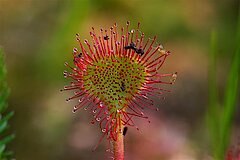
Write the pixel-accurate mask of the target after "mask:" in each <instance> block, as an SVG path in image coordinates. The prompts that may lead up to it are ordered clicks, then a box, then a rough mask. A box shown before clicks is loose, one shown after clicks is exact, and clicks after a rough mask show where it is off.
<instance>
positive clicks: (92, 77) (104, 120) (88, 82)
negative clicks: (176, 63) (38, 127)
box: [62, 22, 177, 144]
mask: <svg viewBox="0 0 240 160" xmlns="http://www.w3.org/2000/svg"><path fill="white" fill-rule="evenodd" d="M129 24H130V23H129V22H127V25H126V28H121V29H120V30H118V27H117V25H116V24H114V25H113V27H111V28H110V30H103V29H100V33H99V34H97V33H96V32H95V29H94V28H92V31H91V32H90V36H91V42H90V41H88V40H84V41H82V40H81V39H80V36H79V34H76V40H77V41H78V43H79V48H80V49H77V48H74V49H73V63H74V65H75V67H71V66H70V65H69V64H68V63H67V62H66V63H65V65H66V66H68V67H69V68H70V69H71V71H70V72H68V71H64V76H65V77H66V78H71V79H72V82H71V84H70V85H68V86H65V87H64V88H63V89H62V91H64V90H75V92H74V95H73V96H72V97H70V98H68V99H67V101H70V100H72V99H78V100H79V102H78V104H77V105H75V106H74V107H73V112H74V113H75V112H76V111H77V110H80V109H83V110H87V111H90V113H91V114H92V116H93V119H92V121H91V123H93V124H94V123H98V125H99V127H100V129H101V132H102V133H103V134H102V137H101V139H100V140H99V143H100V142H101V141H102V139H103V138H104V137H107V139H108V140H109V141H117V139H118V135H119V133H121V134H123V130H124V127H125V126H134V127H136V128H137V126H136V125H135V123H134V121H133V118H134V117H139V118H145V119H148V117H147V116H146V115H145V114H144V109H145V108H150V109H154V110H157V108H155V107H154V106H153V100H152V99H151V98H152V97H157V98H162V94H163V93H164V92H169V91H168V90H165V89H163V88H162V85H165V84H173V83H174V82H175V80H176V77H177V73H173V74H161V73H160V72H159V71H160V69H161V67H162V65H163V64H164V62H165V60H166V58H167V57H168V56H169V55H170V51H166V50H164V48H163V47H162V45H160V44H159V45H158V44H157V45H156V42H155V41H156V36H155V37H154V38H148V39H147V40H145V36H144V33H143V32H141V31H140V30H139V26H140V23H138V27H137V28H136V29H135V30H133V29H132V30H129ZM137 129H138V128H137ZM99 143H98V144H99Z"/></svg>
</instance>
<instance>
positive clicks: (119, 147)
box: [113, 125, 124, 160]
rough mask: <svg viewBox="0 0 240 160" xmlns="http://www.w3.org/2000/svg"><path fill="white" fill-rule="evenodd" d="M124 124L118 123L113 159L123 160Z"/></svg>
mask: <svg viewBox="0 0 240 160" xmlns="http://www.w3.org/2000/svg"><path fill="white" fill-rule="evenodd" d="M123 128H124V126H123V125H120V126H119V129H118V133H117V140H116V141H114V142H113V143H114V146H113V147H114V160H124V136H123V132H119V131H120V130H121V131H123Z"/></svg>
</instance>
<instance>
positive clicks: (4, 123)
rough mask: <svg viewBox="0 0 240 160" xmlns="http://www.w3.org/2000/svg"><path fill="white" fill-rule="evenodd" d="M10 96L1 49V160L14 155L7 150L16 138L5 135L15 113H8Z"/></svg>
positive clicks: (0, 50) (6, 159)
mask: <svg viewBox="0 0 240 160" xmlns="http://www.w3.org/2000/svg"><path fill="white" fill-rule="evenodd" d="M8 96H9V89H8V86H7V82H6V68H5V64H4V55H3V51H2V49H1V48H0V160H8V159H10V157H11V156H12V154H13V153H12V152H11V151H8V150H7V149H6V148H7V144H8V143H9V142H11V141H12V140H13V138H14V135H13V134H11V135H9V134H8V135H6V134H5V132H6V130H7V129H8V127H9V124H8V120H9V119H10V118H11V117H12V116H13V112H8V111H6V110H7V108H8V104H7V99H8Z"/></svg>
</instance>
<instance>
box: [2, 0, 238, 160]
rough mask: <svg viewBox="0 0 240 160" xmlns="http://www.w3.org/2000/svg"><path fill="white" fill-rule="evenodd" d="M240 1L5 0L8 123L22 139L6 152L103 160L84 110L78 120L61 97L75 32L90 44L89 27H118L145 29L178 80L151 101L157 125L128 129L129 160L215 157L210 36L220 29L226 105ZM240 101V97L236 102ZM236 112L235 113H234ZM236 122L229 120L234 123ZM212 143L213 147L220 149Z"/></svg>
mask: <svg viewBox="0 0 240 160" xmlns="http://www.w3.org/2000/svg"><path fill="white" fill-rule="evenodd" d="M238 7H239V1H238V0H168V1H167V0H147V1H145V0H69V1H67V0H0V47H1V48H2V49H3V50H4V52H5V59H6V65H7V69H8V77H7V79H8V84H9V87H10V89H11V94H10V97H9V110H13V111H14V112H15V115H14V117H13V118H12V119H11V121H10V125H11V128H10V130H11V132H14V133H15V134H16V138H15V139H14V141H13V142H11V144H10V146H9V148H10V149H11V150H13V151H14V152H15V157H16V159H17V160H96V159H106V152H105V148H106V147H105V143H102V144H101V145H100V146H99V148H98V149H97V151H95V152H92V151H91V149H92V148H93V146H94V145H95V144H96V143H97V142H98V139H99V138H100V136H101V133H100V130H99V129H98V127H97V126H94V125H91V124H90V115H89V114H87V113H86V112H84V111H79V112H77V113H76V114H73V113H72V112H71V111H72V106H73V105H74V102H71V103H66V102H65V99H66V98H67V97H69V96H70V95H71V93H70V92H64V93H60V92H59V89H61V88H62V87H63V86H64V85H66V84H68V83H69V80H66V79H64V78H63V74H62V72H63V70H65V69H66V68H65V66H64V65H63V64H64V62H65V61H68V62H69V63H70V64H72V57H71V56H72V54H71V52H72V48H73V47H74V46H77V43H76V41H75V34H76V33H79V34H80V35H81V37H82V38H83V39H85V38H87V39H89V38H90V36H89V31H90V29H91V27H92V26H94V27H95V29H96V30H98V29H100V28H101V27H103V28H106V29H109V28H110V26H112V25H113V23H114V22H117V23H118V26H124V25H125V24H126V21H127V20H130V21H131V28H135V27H136V26H137V22H138V21H140V22H141V31H143V32H145V35H146V37H153V36H154V35H157V40H158V42H159V43H162V44H163V45H164V47H165V48H166V49H168V50H170V51H171V52H172V55H171V56H170V57H169V58H168V60H167V61H166V63H165V66H164V67H163V71H162V72H165V73H173V72H175V71H177V72H178V73H179V77H178V79H177V82H176V84H175V85H173V86H170V87H168V88H170V89H171V90H172V92H171V93H170V94H166V95H165V97H166V99H165V100H164V101H163V100H157V99H156V100H155V102H156V103H155V105H156V106H159V110H160V111H159V112H152V111H147V112H148V114H149V115H150V116H149V117H151V118H150V120H151V121H152V122H151V123H150V124H148V123H147V122H146V121H144V120H139V121H138V126H139V128H140V129H141V131H140V132H139V131H137V130H136V129H134V128H129V131H128V133H127V136H126V159H127V160H128V159H129V160H130V159H131V160H145V159H150V160H159V159H162V160H164V159H166V160H195V159H196V160H198V159H204V160H207V159H211V158H212V156H213V152H212V149H211V148H212V147H211V146H212V145H218V144H213V142H212V141H211V136H210V135H209V132H208V126H207V125H206V122H205V121H206V113H207V107H208V95H209V94H208V90H209V89H208V79H209V78H208V74H209V66H210V65H209V58H210V36H211V31H212V29H215V30H216V31H217V33H218V34H217V35H218V36H217V37H218V45H217V47H218V49H217V51H216V52H217V54H216V57H217V69H216V75H217V87H218V92H219V97H220V102H221V99H223V98H222V97H223V96H224V90H225V86H226V82H227V77H228V74H229V70H230V68H231V64H232V61H233V59H234V58H233V57H234V53H235V51H236V46H237V44H236V33H237V32H236V30H237V15H238ZM237 99H238V101H239V96H238V97H237ZM237 106H238V107H237ZM237 106H236V107H237V109H236V108H235V109H234V117H235V118H234V119H233V125H232V126H233V127H230V128H231V131H233V132H232V133H231V134H230V135H231V136H232V137H233V138H231V139H232V141H233V143H234V140H235V138H234V137H235V136H236V135H240V134H239V131H238V130H239V127H240V125H239V121H240V118H239V115H240V113H239V112H240V110H239V103H238V105H237ZM232 116H233V115H232ZM215 142H216V141H215Z"/></svg>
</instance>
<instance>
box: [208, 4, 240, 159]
mask: <svg viewBox="0 0 240 160" xmlns="http://www.w3.org/2000/svg"><path fill="white" fill-rule="evenodd" d="M236 33H237V34H236V38H235V39H236V43H234V44H236V47H234V48H235V49H236V51H235V54H234V56H233V60H232V63H231V67H230V70H229V73H228V75H227V85H226V88H225V93H224V98H223V101H220V99H219V96H218V95H219V93H218V87H217V84H216V73H217V68H216V66H217V63H216V61H217V57H218V56H217V55H218V47H217V39H218V38H217V33H216V32H215V31H213V32H212V35H211V54H210V69H209V108H208V123H209V129H210V134H211V139H212V148H213V152H214V156H215V159H216V160H220V159H224V157H225V154H226V152H227V148H228V146H229V140H230V136H231V131H232V127H233V123H232V122H233V119H234V116H235V115H236V111H237V110H236V109H237V103H238V101H237V97H238V94H239V74H240V41H239V40H240V39H239V38H240V37H239V35H240V8H239V18H238V25H237V31H236Z"/></svg>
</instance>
